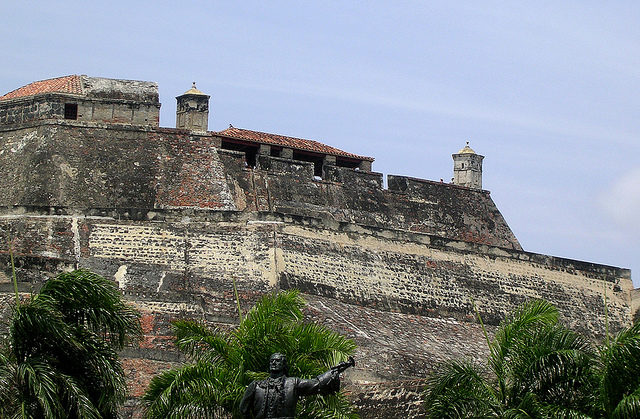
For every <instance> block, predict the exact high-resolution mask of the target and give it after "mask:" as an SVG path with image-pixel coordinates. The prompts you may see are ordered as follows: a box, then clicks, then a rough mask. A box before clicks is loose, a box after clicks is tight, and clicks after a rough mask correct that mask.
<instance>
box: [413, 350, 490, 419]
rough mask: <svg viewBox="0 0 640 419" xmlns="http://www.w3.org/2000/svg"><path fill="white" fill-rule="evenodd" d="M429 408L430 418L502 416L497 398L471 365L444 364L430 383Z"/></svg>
mask: <svg viewBox="0 0 640 419" xmlns="http://www.w3.org/2000/svg"><path fill="white" fill-rule="evenodd" d="M425 401H426V408H427V417H429V418H443V417H447V418H466V417H469V416H468V413H469V412H475V413H474V414H475V416H473V417H493V416H496V415H497V414H498V412H500V407H499V403H498V401H497V399H496V394H495V393H494V391H493V390H492V389H491V387H490V386H489V384H488V383H487V382H486V380H485V378H484V377H483V376H482V375H481V373H480V372H479V371H478V370H477V369H476V368H475V367H474V366H473V365H472V364H470V363H469V362H463V361H451V362H447V363H445V364H444V365H443V366H442V368H440V369H439V370H438V371H437V372H435V373H434V374H433V375H432V376H431V377H430V378H429V380H428V381H427V387H426V397H425Z"/></svg>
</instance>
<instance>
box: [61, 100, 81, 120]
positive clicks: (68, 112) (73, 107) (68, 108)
mask: <svg viewBox="0 0 640 419" xmlns="http://www.w3.org/2000/svg"><path fill="white" fill-rule="evenodd" d="M64 119H78V104H76V103H65V104H64Z"/></svg>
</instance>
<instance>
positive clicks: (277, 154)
mask: <svg viewBox="0 0 640 419" xmlns="http://www.w3.org/2000/svg"><path fill="white" fill-rule="evenodd" d="M280 153H282V147H277V146H273V145H272V146H271V152H270V153H269V155H270V156H271V157H280Z"/></svg>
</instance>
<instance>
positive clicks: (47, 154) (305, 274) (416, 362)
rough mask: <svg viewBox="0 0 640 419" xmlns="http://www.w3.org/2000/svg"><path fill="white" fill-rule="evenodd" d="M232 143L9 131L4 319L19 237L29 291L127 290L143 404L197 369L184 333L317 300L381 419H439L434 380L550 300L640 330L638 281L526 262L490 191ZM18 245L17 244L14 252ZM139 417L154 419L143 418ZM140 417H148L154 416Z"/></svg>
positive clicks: (21, 272) (150, 133)
mask: <svg viewBox="0 0 640 419" xmlns="http://www.w3.org/2000/svg"><path fill="white" fill-rule="evenodd" d="M220 145H221V140H220V138H219V137H216V136H215V135H211V134H207V135H195V134H192V133H189V132H187V131H182V130H174V129H160V128H153V127H140V126H137V127H133V126H128V127H125V126H120V125H102V124H95V123H87V122H81V121H80V122H79V121H73V122H65V121H47V122H45V123H41V124H39V125H28V124H27V125H21V126H19V127H16V126H13V127H2V128H0V173H2V174H3V176H2V177H0V267H1V269H0V316H1V317H0V318H3V319H6V318H7V316H8V314H9V312H10V310H11V306H10V301H11V300H12V296H13V287H12V284H11V283H10V277H11V268H10V263H9V252H10V247H9V238H11V241H10V243H11V251H12V252H13V253H14V255H15V261H16V268H17V273H18V277H19V280H20V292H21V293H22V295H23V296H25V297H26V296H28V293H29V292H31V291H32V290H37V288H38V287H39V285H40V284H41V283H42V281H44V280H46V278H47V277H49V276H51V275H54V274H56V273H57V272H60V271H62V270H68V269H73V268H74V267H85V268H89V269H91V270H93V271H95V272H97V273H100V274H102V275H104V276H105V277H107V278H113V280H114V281H117V283H118V285H119V287H120V288H121V290H122V292H123V293H124V295H125V297H126V298H127V299H129V300H130V301H131V302H132V303H134V304H135V305H136V306H137V307H138V308H139V309H140V310H141V312H142V313H143V317H142V325H143V329H144V337H143V340H142V341H141V342H140V344H139V345H138V346H137V347H135V348H129V349H127V350H126V351H125V352H124V353H123V356H124V357H125V367H126V369H127V373H128V377H129V382H130V386H131V387H130V389H131V394H132V395H133V396H134V397H137V396H140V395H141V394H142V392H143V391H144V388H145V387H146V385H147V383H148V381H149V379H150V378H151V377H152V376H153V375H155V374H157V373H158V372H159V371H162V370H164V369H166V368H170V367H171V366H173V365H177V363H179V362H181V361H182V360H183V359H182V357H181V356H180V354H179V353H177V352H176V351H175V348H174V347H173V344H172V339H173V337H172V332H171V327H170V323H171V321H172V320H174V319H177V318H182V317H189V318H196V319H202V320H205V321H207V322H208V323H210V324H211V325H214V326H217V327H220V328H223V329H225V328H226V329H228V328H230V327H233V326H234V325H235V324H237V318H238V317H237V308H236V301H235V297H234V291H233V283H234V281H235V282H236V284H237V289H238V294H239V300H240V305H241V307H242V309H243V310H245V311H246V310H248V309H249V308H250V307H251V306H252V305H253V304H254V303H255V301H256V300H257V299H258V298H259V297H260V296H261V295H264V294H265V293H267V292H270V291H273V290H277V289H284V288H292V287H295V288H298V289H300V290H301V291H302V292H303V293H304V295H305V298H306V299H307V301H308V307H307V309H306V311H305V314H306V316H307V318H308V319H309V320H314V321H318V322H320V323H323V324H326V325H328V326H329V327H331V328H332V329H334V330H336V331H338V332H340V333H343V334H345V335H346V336H349V337H351V338H353V339H354V340H355V341H356V343H357V344H358V350H357V354H356V357H357V359H358V362H359V364H358V368H356V369H354V370H352V371H349V372H348V373H347V383H348V386H347V389H348V391H349V392H350V397H351V398H352V400H354V402H355V403H356V405H357V406H358V407H359V409H360V410H361V412H362V413H363V415H365V416H364V417H380V418H382V417H384V418H394V417H397V418H406V417H409V418H418V417H421V415H422V412H421V406H420V391H421V390H420V389H421V386H422V380H424V378H426V377H427V376H428V374H429V373H430V372H431V371H432V370H433V369H434V368H436V367H437V365H438V364H439V363H441V362H443V361H444V360H446V359H450V358H458V357H466V358H470V359H472V360H474V361H476V362H481V361H482V360H483V359H484V358H485V356H486V352H487V346H486V340H485V337H484V334H483V332H482V329H481V328H480V326H479V325H478V324H477V323H476V322H475V320H476V319H475V315H474V310H473V304H474V303H475V304H476V306H477V307H478V310H479V312H480V314H481V315H482V317H483V320H484V321H485V322H486V324H487V328H488V331H489V334H490V335H491V334H492V333H493V332H494V330H495V327H496V325H497V324H498V322H499V321H500V319H501V318H502V317H503V316H504V315H505V314H506V313H507V312H509V311H511V310H512V309H513V308H514V307H516V306H517V305H518V304H520V303H521V302H523V301H525V300H527V299H532V298H544V299H547V300H548V301H550V302H552V303H554V304H555V305H556V306H557V307H558V308H559V310H560V312H561V315H562V318H563V321H564V322H565V323H566V324H568V325H570V326H571V327H572V328H574V329H577V330H581V331H583V332H585V333H587V334H588V335H589V336H591V337H594V338H598V337H601V336H602V334H603V331H604V330H605V325H604V319H605V314H604V313H605V310H604V301H605V298H604V297H605V295H606V299H607V304H608V316H609V323H610V328H611V329H612V330H615V329H617V328H620V327H621V326H623V325H626V324H628V323H629V322H630V321H631V318H632V316H633V313H634V312H635V311H636V310H637V306H638V304H637V301H638V300H637V299H634V300H633V302H632V299H631V298H632V294H634V295H636V294H637V291H633V290H632V283H631V277H630V272H629V271H628V270H626V269H619V268H614V267H609V266H603V265H597V264H591V263H587V262H579V261H574V260H569V259H561V258H554V257H551V256H545V255H540V254H534V253H528V252H524V251H522V249H521V248H520V245H519V243H518V242H517V240H516V238H515V236H514V235H513V233H512V232H511V230H510V229H509V227H508V226H507V224H506V222H505V221H504V219H503V218H502V216H501V215H500V213H499V211H498V210H497V209H496V207H495V205H494V203H493V201H492V200H491V197H490V195H489V193H488V192H487V191H473V190H470V189H467V188H462V187H456V186H453V185H449V184H444V183H439V182H431V181H425V180H420V179H412V178H408V177H403V176H390V177H389V181H388V183H389V189H383V188H382V177H381V175H380V174H377V173H366V172H358V171H354V170H351V169H345V168H339V167H335V166H325V167H324V173H323V176H324V178H323V179H322V180H317V179H313V166H312V164H311V163H306V162H299V161H292V160H288V159H283V158H277V157H268V156H258V161H257V167H256V168H255V169H253V168H249V167H246V164H245V162H244V155H243V154H242V153H238V152H234V151H227V150H221V149H220ZM5 238H6V239H5ZM129 407H130V411H129V412H130V413H131V414H137V413H135V412H136V411H137V408H136V404H135V403H134V402H133V401H132V402H131V404H130V406H129ZM138 413H139V411H138Z"/></svg>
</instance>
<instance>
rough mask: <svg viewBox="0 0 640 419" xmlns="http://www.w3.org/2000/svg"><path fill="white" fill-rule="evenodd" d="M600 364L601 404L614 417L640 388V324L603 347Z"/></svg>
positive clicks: (636, 324)
mask: <svg viewBox="0 0 640 419" xmlns="http://www.w3.org/2000/svg"><path fill="white" fill-rule="evenodd" d="M600 362H601V363H600V365H599V371H598V372H599V376H600V378H601V382H600V396H601V403H602V406H603V408H604V410H605V411H606V412H607V413H608V414H612V412H614V411H615V409H616V408H617V406H618V404H619V403H621V402H622V401H623V400H624V398H625V397H627V396H630V395H631V394H635V393H636V392H637V390H638V388H640V322H637V323H635V324H634V325H632V326H631V327H629V328H626V329H624V330H622V331H620V332H619V333H618V334H617V335H616V336H615V338H614V339H613V340H611V341H610V342H609V344H608V345H604V346H603V348H602V350H601V353H600ZM630 401H632V399H630Z"/></svg>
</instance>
